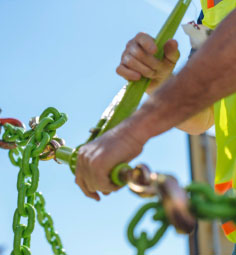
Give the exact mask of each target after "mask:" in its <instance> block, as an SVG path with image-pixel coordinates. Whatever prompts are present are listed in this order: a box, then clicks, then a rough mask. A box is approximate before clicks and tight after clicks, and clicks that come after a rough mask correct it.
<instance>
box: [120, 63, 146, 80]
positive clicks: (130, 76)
mask: <svg viewBox="0 0 236 255" xmlns="http://www.w3.org/2000/svg"><path fill="white" fill-rule="evenodd" d="M116 72H117V74H119V75H120V76H122V77H123V78H125V79H126V80H128V81H138V80H140V78H141V74H140V73H138V72H136V71H134V70H131V69H129V68H128V67H127V66H124V65H123V64H120V65H119V66H118V67H117V69H116Z"/></svg>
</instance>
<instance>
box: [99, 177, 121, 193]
mask: <svg viewBox="0 0 236 255" xmlns="http://www.w3.org/2000/svg"><path fill="white" fill-rule="evenodd" d="M120 188H121V187H119V186H117V185H114V184H113V183H111V181H110V179H100V180H99V181H98V182H97V186H96V189H97V190H98V191H101V192H105V193H110V192H114V191H117V190H119V189H120Z"/></svg>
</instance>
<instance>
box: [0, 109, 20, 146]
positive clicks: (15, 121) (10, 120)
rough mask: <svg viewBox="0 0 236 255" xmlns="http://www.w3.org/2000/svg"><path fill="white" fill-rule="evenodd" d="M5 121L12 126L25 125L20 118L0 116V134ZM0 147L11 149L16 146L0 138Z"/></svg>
mask: <svg viewBox="0 0 236 255" xmlns="http://www.w3.org/2000/svg"><path fill="white" fill-rule="evenodd" d="M1 112H2V110H1V109H0V113H1ZM7 123H8V124H11V125H13V126H16V127H22V128H24V127H25V126H24V124H23V123H22V122H21V121H20V120H18V119H14V118H0V134H1V127H2V126H4V125H5V124H7ZM0 148H2V149H6V150H11V149H14V148H16V144H15V143H9V142H5V141H3V140H0Z"/></svg>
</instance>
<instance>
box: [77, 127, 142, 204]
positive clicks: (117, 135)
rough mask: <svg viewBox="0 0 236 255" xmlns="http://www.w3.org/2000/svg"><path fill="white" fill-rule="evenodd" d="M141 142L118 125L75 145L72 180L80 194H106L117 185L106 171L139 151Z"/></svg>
mask: <svg viewBox="0 0 236 255" xmlns="http://www.w3.org/2000/svg"><path fill="white" fill-rule="evenodd" d="M142 147H143V146H142V145H141V144H140V143H139V142H138V141H137V140H136V139H135V138H134V137H133V136H132V134H131V132H129V131H128V130H124V129H122V125H119V126H117V127H115V128H113V129H112V130H110V131H107V132H106V133H105V134H104V135H102V136H101V137H99V138H97V139H96V140H94V141H93V142H90V143H88V144H86V145H84V146H82V147H81V148H80V149H79V152H78V160H77V167H76V183H77V184H78V185H79V187H80V188H81V190H82V191H83V192H84V194H85V195H86V196H88V197H90V198H93V199H95V200H97V201H99V200H100V197H99V195H98V192H97V191H101V192H103V194H105V195H107V194H109V193H110V192H112V191H116V190H118V189H119V187H117V186H115V185H114V184H112V183H111V180H110V177H109V176H110V172H111V170H112V169H113V168H114V167H115V166H116V165H117V164H119V163H122V162H129V161H130V160H131V159H133V158H134V157H136V156H137V155H138V154H139V153H140V152H141V151H142Z"/></svg>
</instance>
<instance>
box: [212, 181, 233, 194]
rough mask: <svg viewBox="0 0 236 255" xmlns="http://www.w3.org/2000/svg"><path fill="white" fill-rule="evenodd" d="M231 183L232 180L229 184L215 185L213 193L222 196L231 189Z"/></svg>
mask: <svg viewBox="0 0 236 255" xmlns="http://www.w3.org/2000/svg"><path fill="white" fill-rule="evenodd" d="M232 187H233V182H232V180H231V181H229V182H224V183H219V184H215V191H216V192H217V193H219V194H224V193H225V192H226V191H228V190H230V189H232Z"/></svg>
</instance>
